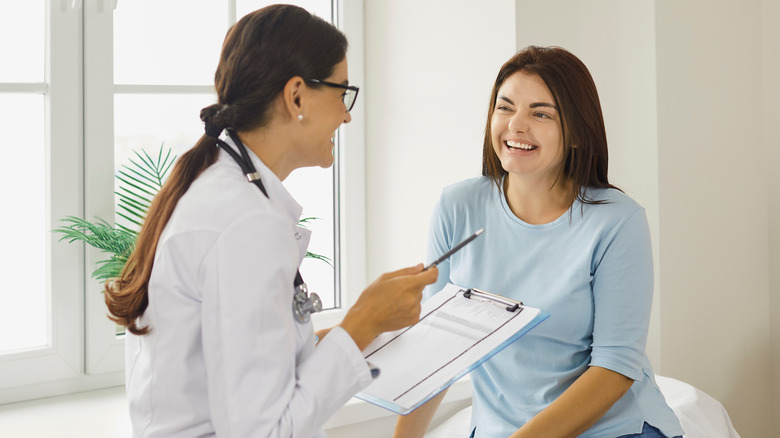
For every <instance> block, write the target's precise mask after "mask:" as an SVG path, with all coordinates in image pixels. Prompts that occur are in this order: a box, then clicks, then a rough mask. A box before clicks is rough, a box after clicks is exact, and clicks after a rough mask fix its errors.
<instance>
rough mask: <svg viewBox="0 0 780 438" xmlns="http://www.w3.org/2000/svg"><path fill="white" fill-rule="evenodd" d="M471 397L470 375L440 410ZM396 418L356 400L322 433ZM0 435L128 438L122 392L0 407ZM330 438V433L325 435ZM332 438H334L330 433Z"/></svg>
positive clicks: (452, 389)
mask: <svg viewBox="0 0 780 438" xmlns="http://www.w3.org/2000/svg"><path fill="white" fill-rule="evenodd" d="M470 398H471V382H470V381H469V379H468V376H467V377H465V378H463V379H461V380H459V381H458V382H456V383H455V384H454V385H452V386H451V387H450V389H449V391H448V392H447V397H446V398H445V399H444V402H443V403H442V407H441V408H439V411H440V412H442V413H444V412H445V411H446V406H447V404H456V403H458V402H461V403H458V404H462V402H463V401H465V400H468V399H470ZM394 416H395V414H394V413H392V412H390V411H387V410H385V409H382V408H379V407H377V406H374V405H372V404H369V403H366V402H364V401H362V400H358V399H356V398H353V399H351V400H350V401H349V402H348V403H347V404H346V405H345V406H344V407H343V408H341V409H340V410H339V411H338V412H337V413H336V415H334V416H333V417H332V418H331V419H330V420H329V421H328V422H327V423H326V424H325V430H326V431H328V430H331V429H336V428H340V427H345V426H351V425H356V424H359V423H364V422H368V421H372V420H379V419H385V418H389V417H394ZM0 425H2V426H0V436H24V437H29V438H43V437H52V436H56V437H59V438H85V437H87V438H89V437H101V438H130V436H131V432H130V430H131V429H130V418H129V417H128V414H127V403H126V402H125V389H124V387H122V386H117V387H113V388H107V389H101V390H97V391H89V392H82V393H77V394H70V395H64V396H58V397H50V398H44V399H39V400H32V401H26V402H21V403H12V404H7V405H2V406H0ZM328 436H329V437H330V436H331V434H329V435H328ZM332 438H338V437H337V436H336V435H335V434H332Z"/></svg>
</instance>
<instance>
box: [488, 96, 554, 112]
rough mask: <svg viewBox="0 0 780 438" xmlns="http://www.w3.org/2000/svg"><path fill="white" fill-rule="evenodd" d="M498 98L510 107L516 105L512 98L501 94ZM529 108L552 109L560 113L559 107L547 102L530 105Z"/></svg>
mask: <svg viewBox="0 0 780 438" xmlns="http://www.w3.org/2000/svg"><path fill="white" fill-rule="evenodd" d="M498 98H499V99H501V100H504V101H506V102H507V103H508V104H510V105H514V104H515V103H514V102H513V101H512V99H510V98H508V97H506V96H503V95H500V94H499V95H498ZM528 106H529V108H539V107H545V108H552V109H554V110H556V111H558V107H556V106H555V105H553V104H551V103H546V102H535V103H532V104H530V105H528Z"/></svg>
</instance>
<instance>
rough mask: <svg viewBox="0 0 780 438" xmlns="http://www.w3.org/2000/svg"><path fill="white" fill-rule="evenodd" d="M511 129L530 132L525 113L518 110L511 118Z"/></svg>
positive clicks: (515, 131) (512, 130)
mask: <svg viewBox="0 0 780 438" xmlns="http://www.w3.org/2000/svg"><path fill="white" fill-rule="evenodd" d="M509 131H511V132H514V133H517V132H523V133H525V132H528V121H527V120H526V119H525V117H524V116H523V114H521V113H520V112H517V113H516V114H515V115H514V116H512V118H511V119H510V120H509Z"/></svg>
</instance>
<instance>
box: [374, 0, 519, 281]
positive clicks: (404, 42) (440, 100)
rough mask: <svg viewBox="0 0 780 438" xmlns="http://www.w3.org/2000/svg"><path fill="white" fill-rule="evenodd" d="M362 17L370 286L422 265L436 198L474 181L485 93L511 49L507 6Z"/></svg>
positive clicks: (410, 7) (415, 5) (443, 6)
mask: <svg viewBox="0 0 780 438" xmlns="http://www.w3.org/2000/svg"><path fill="white" fill-rule="evenodd" d="M364 18H365V20H364V25H365V60H366V64H365V65H366V67H365V74H366V79H365V81H366V83H365V84H364V85H365V90H366V91H365V104H366V148H365V150H366V211H367V213H366V214H367V223H366V232H367V248H366V254H367V271H368V277H369V279H373V278H375V277H376V276H378V275H380V274H381V273H382V272H385V271H388V270H395V269H398V268H401V267H404V266H409V265H413V264H416V263H418V262H422V261H424V256H425V248H426V245H427V237H428V225H429V221H430V215H431V212H432V209H433V205H434V203H435V201H436V199H438V196H439V194H440V192H441V189H442V188H443V187H444V186H446V185H448V184H451V183H453V182H456V181H459V180H462V179H465V178H470V177H473V176H478V175H479V174H480V172H481V166H482V139H483V133H484V126H485V121H486V115H487V106H488V103H489V100H488V99H489V94H490V89H491V87H492V84H493V81H494V80H495V75H496V72H497V71H498V68H499V67H500V66H501V64H502V63H503V62H504V61H506V60H507V59H508V58H509V56H510V55H511V54H512V53H514V50H515V37H514V35H515V23H514V1H513V0H498V1H493V0H491V1H490V2H475V1H470V0H426V1H418V0H393V1H379V0H368V1H366V3H365V15H364ZM361 92H362V89H361Z"/></svg>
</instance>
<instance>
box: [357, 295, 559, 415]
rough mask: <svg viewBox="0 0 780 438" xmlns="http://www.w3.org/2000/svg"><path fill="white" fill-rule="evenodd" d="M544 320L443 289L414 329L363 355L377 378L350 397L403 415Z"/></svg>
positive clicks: (540, 314) (493, 298)
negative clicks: (374, 367) (377, 372)
mask: <svg viewBox="0 0 780 438" xmlns="http://www.w3.org/2000/svg"><path fill="white" fill-rule="evenodd" d="M512 308H514V310H511V309H512ZM548 316H550V315H549V314H548V313H546V312H544V311H542V310H540V309H536V308H533V307H527V306H523V305H522V303H519V302H517V301H513V300H511V299H508V298H505V297H501V296H499V295H495V294H491V293H489V292H485V291H480V290H477V289H469V288H465V287H461V286H456V285H454V284H447V285H446V286H445V287H444V288H443V289H442V290H441V291H440V292H439V293H437V294H435V295H434V296H433V297H432V298H431V299H429V300H428V301H426V302H425V303H423V306H422V312H421V313H420V321H419V322H418V323H416V324H414V325H412V326H409V327H406V328H403V329H401V330H397V331H394V332H387V333H383V334H381V335H379V336H377V338H376V339H374V341H373V342H372V343H371V344H370V345H369V346H368V347H367V348H366V349H365V350H363V356H364V357H365V358H366V360H367V361H369V362H371V364H372V365H374V366H376V367H378V368H379V370H380V374H379V377H377V378H376V379H374V381H373V382H372V383H371V385H369V386H368V387H367V388H366V389H365V390H364V391H362V392H360V393H358V394H357V395H356V397H358V398H360V399H363V400H365V401H367V402H370V403H373V404H375V405H377V406H381V407H383V408H385V409H388V410H391V411H393V412H396V413H398V414H401V415H406V414H408V413H410V412H412V411H413V410H415V409H416V408H417V407H419V406H420V405H422V404H423V403H425V402H426V401H428V400H429V399H430V398H431V397H433V396H435V395H436V394H438V393H439V392H441V391H443V390H444V389H446V388H447V387H449V386H450V385H451V384H453V383H455V382H456V381H457V380H458V379H460V378H461V377H463V376H464V375H466V374H468V373H469V372H470V371H471V370H473V369H474V368H476V367H478V366H479V365H480V364H482V363H483V362H485V361H486V360H488V359H489V358H490V357H492V356H493V355H495V354H496V353H498V352H499V351H501V350H502V349H504V348H505V347H506V346H507V345H509V344H511V343H512V342H514V341H516V340H517V339H519V338H520V337H521V336H522V335H524V334H525V333H527V332H528V331H529V330H531V329H532V328H533V327H535V326H536V325H537V324H539V323H540V322H542V321H543V320H545V319H546V318H547V317H548Z"/></svg>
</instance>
